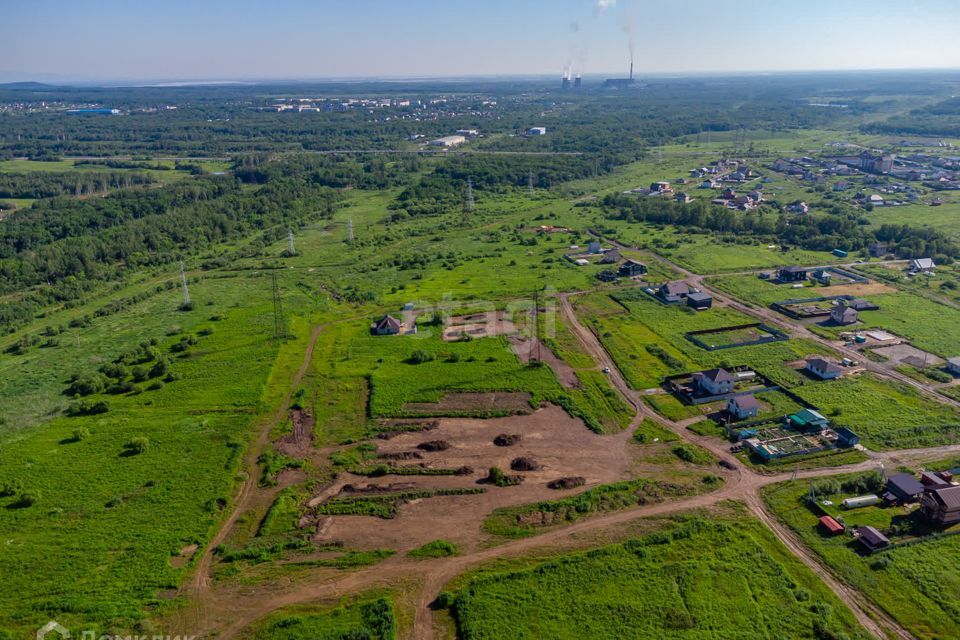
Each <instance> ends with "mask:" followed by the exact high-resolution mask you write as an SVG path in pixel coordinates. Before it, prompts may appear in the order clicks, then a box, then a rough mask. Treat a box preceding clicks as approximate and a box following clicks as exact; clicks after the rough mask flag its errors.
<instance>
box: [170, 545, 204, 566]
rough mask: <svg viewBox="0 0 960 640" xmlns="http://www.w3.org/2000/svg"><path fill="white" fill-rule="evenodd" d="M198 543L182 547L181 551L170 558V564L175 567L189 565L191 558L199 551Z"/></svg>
mask: <svg viewBox="0 0 960 640" xmlns="http://www.w3.org/2000/svg"><path fill="white" fill-rule="evenodd" d="M197 549H198V547H197V545H195V544H191V545H187V546H186V547H184V548H183V549H180V553H179V554H177V555H175V556H174V557H172V558H170V564H171V565H173V567H174V568H175V569H182V568H183V567H185V566H187V564H188V563H189V562H190V559H191V558H193V554H195V553H196V552H197Z"/></svg>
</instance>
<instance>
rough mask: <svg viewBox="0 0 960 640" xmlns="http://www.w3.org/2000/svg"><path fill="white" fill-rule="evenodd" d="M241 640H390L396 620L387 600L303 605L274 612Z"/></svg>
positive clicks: (395, 631)
mask: <svg viewBox="0 0 960 640" xmlns="http://www.w3.org/2000/svg"><path fill="white" fill-rule="evenodd" d="M241 637H242V638H244V639H245V640H353V639H358V640H359V639H360V638H363V639H364V640H394V639H395V638H396V637H397V620H396V617H395V615H394V612H393V606H392V604H391V602H390V600H389V599H387V598H368V599H366V600H364V599H358V600H356V601H354V602H349V603H347V604H343V605H340V606H322V605H308V606H307V605H305V606H299V607H290V608H288V609H283V610H281V611H277V612H275V613H273V614H271V615H270V616H268V617H267V618H265V619H264V620H261V621H260V622H258V623H257V624H256V625H255V626H254V627H253V628H251V629H248V630H247V631H245V632H244V634H243V635H242V636H241Z"/></svg>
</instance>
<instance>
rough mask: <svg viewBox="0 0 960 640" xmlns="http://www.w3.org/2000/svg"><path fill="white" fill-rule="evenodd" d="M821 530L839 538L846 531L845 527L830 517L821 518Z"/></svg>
mask: <svg viewBox="0 0 960 640" xmlns="http://www.w3.org/2000/svg"><path fill="white" fill-rule="evenodd" d="M820 528H821V529H823V530H824V531H825V532H826V533H827V534H828V535H831V536H838V535H840V534H841V533H843V531H844V527H843V525H842V524H840V523H839V522H837V521H836V520H835V519H834V518H832V517H830V516H823V517H822V518H820Z"/></svg>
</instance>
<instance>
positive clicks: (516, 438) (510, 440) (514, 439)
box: [493, 433, 523, 447]
mask: <svg viewBox="0 0 960 640" xmlns="http://www.w3.org/2000/svg"><path fill="white" fill-rule="evenodd" d="M522 439H523V436H522V435H520V434H518V433H514V434H512V435H511V434H506V433H501V434H500V435H498V436H497V437H496V438H494V439H493V444H495V445H497V446H498V447H512V446H513V445H515V444H517V443H518V442H520V441H521V440H522Z"/></svg>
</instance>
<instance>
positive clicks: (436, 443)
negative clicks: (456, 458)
mask: <svg viewBox="0 0 960 640" xmlns="http://www.w3.org/2000/svg"><path fill="white" fill-rule="evenodd" d="M451 446H453V445H451V444H450V443H449V442H447V441H446V440H429V441H427V442H421V443H420V444H418V445H417V449H420V450H422V451H446V450H447V449H449V448H450V447H451Z"/></svg>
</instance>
